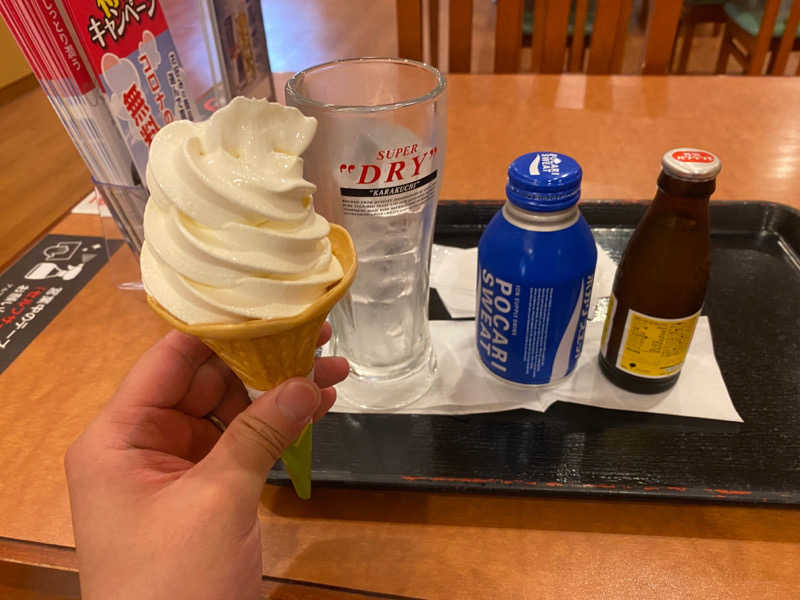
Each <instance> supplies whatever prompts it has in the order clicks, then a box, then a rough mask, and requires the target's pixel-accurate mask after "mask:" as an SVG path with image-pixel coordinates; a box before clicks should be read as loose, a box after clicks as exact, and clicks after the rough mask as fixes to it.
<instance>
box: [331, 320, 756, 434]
mask: <svg viewBox="0 0 800 600" xmlns="http://www.w3.org/2000/svg"><path fill="white" fill-rule="evenodd" d="M430 326H431V335H432V337H433V345H434V349H435V351H436V356H437V361H438V370H437V376H436V380H435V382H434V384H433V387H432V388H431V390H430V391H429V392H428V393H427V394H426V395H425V396H423V397H422V398H421V399H420V400H418V401H417V402H416V403H414V404H412V405H411V406H407V407H405V408H402V409H396V410H392V411H389V412H392V413H395V414H449V415H459V414H471V413H485V412H497V411H503V410H512V409H517V408H527V409H530V410H536V411H545V410H547V408H548V407H549V406H550V405H551V404H553V403H554V402H557V401H559V400H560V401H563V402H573V403H576V404H584V405H587V406H598V407H601V408H610V409H619V410H630V411H636V412H649V413H660V414H667V415H679V416H686V417H699V418H706V419H717V420H721V421H737V422H742V419H741V417H740V416H739V413H737V412H736V409H735V408H734V406H733V403H732V402H731V399H730V396H729V395H728V390H727V388H726V387H725V382H724V381H723V379H722V374H721V373H720V370H719V366H718V365H717V361H716V360H715V359H714V348H713V344H712V341H711V329H710V327H709V324H708V319H707V318H706V317H701V318H700V319H699V321H698V323H697V330H696V331H695V335H694V339H693V341H692V345H691V348H690V349H689V354H688V356H687V358H686V364H685V365H684V367H683V372H682V373H681V377H680V379H679V380H678V383H677V384H676V385H675V387H673V388H672V389H671V390H669V391H667V392H663V393H661V394H654V395H640V394H632V393H630V392H626V391H624V390H622V389H620V388H618V387H616V386H615V385H613V384H612V383H610V382H609V381H608V380H607V379H606V378H605V376H604V375H603V374H602V372H601V371H600V367H599V366H598V364H597V353H598V350H599V348H600V337H601V336H602V333H603V324H602V323H589V324H588V326H587V328H586V339H585V342H584V347H583V353H582V354H581V357H580V359H579V360H578V365H577V367H576V368H575V372H574V373H573V374H572V375H571V376H570V377H569V378H567V380H566V381H564V382H562V383H560V384H557V385H555V386H553V387H548V388H524V389H522V388H518V387H514V386H510V385H508V384H506V383H505V382H502V381H500V380H498V379H496V378H495V377H494V376H492V375H490V374H489V373H488V371H486V369H484V368H483V366H482V365H481V364H480V363H479V361H478V358H477V353H476V351H475V323H474V322H473V321H431V323H430ZM375 394H376V395H379V394H380V386H378V385H376V386H375ZM333 411H335V412H350V413H359V412H368V411H364V410H363V409H360V408H357V407H354V406H352V405H350V404H348V403H347V399H346V398H340V399H339V400H338V401H337V402H336V405H335V406H334V407H333Z"/></svg>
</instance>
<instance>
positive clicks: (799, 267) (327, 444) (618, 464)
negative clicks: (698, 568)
mask: <svg viewBox="0 0 800 600" xmlns="http://www.w3.org/2000/svg"><path fill="white" fill-rule="evenodd" d="M497 208H498V204H497V203H486V204H479V205H474V204H443V205H442V206H441V207H440V209H439V213H438V217H437V223H436V235H435V239H436V242H438V243H443V244H449V245H459V246H465V247H466V246H474V245H476V244H477V241H478V238H479V237H480V234H481V232H482V231H483V228H484V227H485V225H486V224H487V223H488V221H489V219H490V218H491V217H492V215H493V214H494V213H495V211H496V210H497ZM645 208H646V205H644V204H629V203H627V204H617V203H609V204H583V205H582V210H583V214H584V215H585V217H586V219H587V220H588V221H589V223H590V225H591V226H592V229H593V232H594V235H595V239H596V240H597V242H598V243H599V244H600V245H601V246H603V247H604V248H605V249H606V250H608V251H609V252H610V253H611V255H612V257H613V258H614V259H615V260H617V259H619V256H620V254H621V252H622V250H623V249H624V248H625V245H626V243H627V241H628V237H629V236H630V234H631V233H632V230H633V228H634V227H635V225H636V223H637V222H638V220H639V218H640V217H641V215H642V214H643V212H644V210H645ZM711 223H712V240H713V244H712V247H713V249H712V257H711V260H712V274H711V282H710V285H709V291H708V296H707V299H706V304H705V312H706V314H708V316H709V319H710V322H711V328H712V333H713V337H714V344H715V350H716V355H717V361H718V362H719V365H720V368H721V370H722V375H723V377H724V379H725V383H726V385H727V387H728V390H729V392H730V395H731V398H732V400H733V403H734V405H735V406H736V409H737V410H738V411H739V414H740V415H741V416H742V418H743V419H744V423H743V424H735V423H723V422H718V421H710V420H704V419H691V418H683V417H671V416H661V415H653V414H645V413H634V412H626V411H613V410H604V409H598V408H591V407H584V406H578V405H573V404H567V403H556V404H554V405H553V406H551V407H550V409H549V410H548V411H547V412H546V413H544V414H541V413H536V412H531V411H524V410H515V411H508V412H501V413H492V414H479V415H469V416H429V415H352V414H330V415H328V416H327V417H326V418H325V419H324V420H323V421H322V422H320V423H319V424H318V425H316V426H315V428H314V462H313V479H314V482H315V484H316V485H339V486H357V487H376V486H377V487H392V488H409V489H425V490H438V491H464V492H500V493H525V494H552V493H557V494H577V495H604V496H626V497H652V498H665V497H668V498H681V499H691V500H713V501H735V502H747V503H751V502H752V503H779V504H800V213H798V212H797V211H795V210H793V209H791V208H788V207H785V206H781V205H776V204H769V203H761V202H745V203H742V202H737V203H725V202H716V203H712V206H711ZM430 316H431V318H432V319H442V318H449V316H448V314H447V311H446V310H445V308H444V306H443V305H442V304H441V301H439V299H438V295H437V294H435V293H432V294H431V314H430ZM270 481H273V482H276V483H277V482H285V481H286V473H285V472H284V471H283V470H282V469H281V467H280V464H279V465H278V466H277V467H276V468H275V469H274V470H273V472H272V473H271V479H270Z"/></svg>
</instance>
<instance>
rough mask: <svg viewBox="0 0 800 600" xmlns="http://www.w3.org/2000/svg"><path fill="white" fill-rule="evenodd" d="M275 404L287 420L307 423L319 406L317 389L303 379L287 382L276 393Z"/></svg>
mask: <svg viewBox="0 0 800 600" xmlns="http://www.w3.org/2000/svg"><path fill="white" fill-rule="evenodd" d="M275 404H276V405H277V406H278V410H279V411H281V413H282V414H283V416H284V417H286V418H287V419H292V420H293V421H297V422H298V423H307V422H308V421H309V419H311V417H312V416H313V415H314V411H315V410H317V407H318V406H319V388H317V386H316V385H314V384H313V383H311V382H310V381H305V380H303V379H298V380H294V381H289V382H287V383H285V384H284V385H283V387H282V388H281V389H280V391H279V392H278V397H277V398H275Z"/></svg>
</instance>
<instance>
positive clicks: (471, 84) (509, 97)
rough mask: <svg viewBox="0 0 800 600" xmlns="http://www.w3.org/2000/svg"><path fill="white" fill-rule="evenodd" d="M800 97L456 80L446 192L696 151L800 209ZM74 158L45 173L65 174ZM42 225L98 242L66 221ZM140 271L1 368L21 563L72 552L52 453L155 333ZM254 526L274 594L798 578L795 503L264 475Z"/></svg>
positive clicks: (725, 186) (128, 264) (622, 590)
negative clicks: (306, 489)
mask: <svg viewBox="0 0 800 600" xmlns="http://www.w3.org/2000/svg"><path fill="white" fill-rule="evenodd" d="M798 92H800V81H798V80H792V79H777V78H776V79H771V78H770V79H761V80H755V79H745V78H738V79H733V78H725V77H720V78H710V77H709V78H705V77H694V78H680V77H678V78H671V79H667V78H658V77H652V78H635V77H605V76H603V77H586V76H583V75H562V76H532V75H514V76H505V75H494V76H480V75H462V76H456V75H453V76H450V78H449V93H450V104H449V145H448V153H447V167H446V171H445V176H444V177H445V179H444V186H443V192H442V197H443V198H448V199H455V200H464V201H469V200H473V199H485V198H499V197H501V195H502V193H503V185H504V182H505V174H504V173H505V168H506V165H507V164H508V162H509V161H510V160H511V159H512V158H513V157H514V156H516V155H517V154H519V153H521V152H525V151H529V150H531V149H534V148H551V149H557V150H561V151H564V152H567V153H570V154H572V155H574V156H575V157H576V158H577V159H578V160H579V161H580V162H581V164H582V165H583V167H584V188H583V189H584V197H586V198H592V199H631V200H636V199H642V198H647V197H649V196H651V195H652V193H653V190H654V188H655V177H656V175H657V171H658V159H659V157H660V155H661V153H662V152H663V151H664V150H665V149H667V148H670V147H672V146H679V145H698V146H703V147H707V148H709V149H711V150H714V151H716V152H718V153H719V154H720V156H721V157H722V160H723V165H724V166H723V172H722V175H721V176H720V179H719V188H718V191H717V194H716V196H717V197H718V198H720V199H729V200H730V199H734V200H735V199H762V200H773V201H778V202H786V203H790V204H792V205H793V206H795V207H800V203H798V197H797V194H796V193H795V190H796V189H798V188H800V170H799V166H800V165H799V164H798V161H800V158H798V157H800V152H798V150H800V148H798V146H799V145H800V134H798V131H800V123H798V121H799V120H800V114H797V111H796V110H794V109H793V105H794V98H796V97H797V95H798ZM69 164H70V163H69V162H65V163H64V167H63V168H64V169H65V172H64V173H60V172H59V171H58V170H56V174H55V175H52V176H51V178H54V179H56V180H58V179H59V178H62V179H63V178H68V177H71V176H73V174H71V173H69V172H67V171H68V170H69V168H70V167H69ZM42 185H44V183H43V184H42ZM49 189H50V188H48V187H46V186H45V187H42V188H38V187H33V188H31V187H27V188H21V192H20V193H21V197H22V198H25V199H28V198H30V199H31V201H35V199H36V198H35V196H36V194H46V193H50V192H49V191H48V190H49ZM75 199H76V197H75V195H73V196H72V200H75ZM53 231H54V232H56V233H84V234H89V235H102V230H101V228H100V224H99V220H98V219H97V218H96V217H89V216H78V215H71V216H69V217H67V218H66V219H64V220H63V221H61V222H60V223H59V224H58V225H57V226H56V227H55V229H54V230H53ZM17 250H18V249H14V250H13V251H17ZM136 278H137V269H136V262H135V260H134V258H133V256H132V255H131V253H130V252H129V251H128V249H127V248H125V247H124V248H122V249H121V250H119V251H118V252H117V253H116V254H115V256H114V257H113V258H112V260H111V262H110V263H109V264H108V265H107V266H106V267H105V268H103V270H101V271H100V273H99V274H98V275H97V276H96V277H95V278H94V279H93V280H92V281H91V282H90V283H89V284H88V285H87V287H85V288H84V289H83V290H82V291H81V293H80V294H79V295H78V296H77V297H76V298H75V300H73V301H72V302H71V303H70V304H69V305H68V306H67V307H66V308H65V309H64V310H63V311H62V312H61V314H59V315H58V316H57V317H56V319H55V320H54V321H53V322H52V323H51V324H50V325H49V326H48V327H47V328H46V329H45V330H44V331H43V332H42V333H41V334H40V335H39V336H38V337H37V339H36V340H34V342H33V343H32V344H31V345H30V346H29V347H28V348H27V349H26V350H25V352H24V353H23V354H22V355H20V357H19V358H18V359H17V360H16V361H15V362H14V363H13V364H12V365H11V366H10V367H9V368H8V369H7V370H6V371H5V372H4V373H2V374H0V386H2V390H3V402H1V403H0V426H2V428H3V441H2V444H0V465H2V466H3V477H2V479H1V480H0V481H1V483H0V537H2V538H7V539H8V540H12V541H17V542H20V541H25V542H32V543H33V544H32V547H33V548H34V549H37V548H38V549H41V553H40V554H37V553H34V555H33V556H29V557H27V558H25V559H24V560H23V562H24V563H25V564H30V565H44V567H46V568H48V569H53V568H61V569H63V568H67V567H64V566H63V565H52V564H50V563H53V562H56V561H57V560H65V561H67V562H69V561H71V560H73V559H71V558H64V557H65V556H70V554H69V552H70V551H69V550H67V551H65V552H66V553H67V554H59V556H61V557H62V558H61V559H56V558H53V556H52V553H50V554H48V548H51V547H52V546H60V547H66V548H70V547H71V546H72V545H73V537H72V530H71V525H70V517H69V505H68V499H67V493H66V487H65V481H64V474H63V468H62V456H63V453H64V450H65V449H66V447H67V446H68V445H69V443H70V442H71V441H72V440H73V439H74V438H75V437H76V436H77V435H78V434H79V433H80V431H81V430H82V429H83V427H85V425H86V424H87V423H88V422H89V421H90V420H91V419H92V418H93V416H94V415H95V414H97V412H98V411H99V410H100V408H101V407H102V406H103V404H104V403H105V401H106V400H107V399H108V397H109V396H110V395H111V394H112V393H113V391H114V389H115V388H116V386H117V385H118V383H119V381H120V380H121V379H122V377H123V376H124V374H125V373H126V372H127V371H128V369H129V368H130V366H131V365H132V364H133V362H134V361H135V360H136V358H137V357H138V356H139V355H140V354H141V353H142V352H143V351H144V350H145V349H146V348H147V347H149V346H150V345H151V344H152V343H153V342H154V341H155V340H156V339H157V338H158V337H159V336H160V335H162V334H163V333H164V332H165V331H166V326H165V325H164V324H163V323H162V322H161V321H160V320H159V319H158V318H157V317H156V316H155V315H154V314H152V313H151V311H150V310H149V308H148V307H147V305H146V303H145V300H144V297H143V294H141V293H138V292H131V291H122V290H120V289H118V288H117V287H116V286H117V285H118V284H119V283H122V282H125V281H133V280H135V279H136ZM260 517H261V522H262V526H263V540H264V547H263V553H264V575H265V576H266V577H268V578H271V579H270V580H269V581H270V582H271V583H270V585H273V584H274V585H275V586H279V587H280V586H281V585H283V584H282V583H281V582H284V581H286V582H289V583H287V584H286V585H289V584H292V585H294V584H296V583H298V582H300V583H301V584H302V585H301V586H300V588H297V589H299V590H300V591H297V593H295V591H296V589H291V588H288V587H285V588H284V589H285V590H289V591H291V594H290V593H289V592H286V593H285V594H284V596H273V597H286V598H306V597H307V598H318V597H323V598H324V597H332V598H338V597H339V596H336V595H333V596H330V595H329V596H324V595H322V594H323V593H325V594H339V595H340V596H342V597H350V596H347V595H344V594H350V591H349V590H357V591H358V593H360V594H367V592H369V593H375V594H384V595H385V594H390V595H392V594H393V595H397V596H401V597H402V596H406V597H422V598H448V599H449V598H475V597H495V598H687V597H689V598H691V597H707V598H717V597H736V598H792V597H796V593H797V589H798V587H800V574H798V571H797V569H796V565H797V564H798V561H800V511H797V510H795V509H791V508H785V509H783V508H774V507H770V508H767V507H757V508H752V507H740V506H717V505H708V504H704V505H692V504H677V503H676V504H671V503H665V502H633V501H623V500H576V499H558V498H521V497H503V496H488V495H456V494H429V493H413V492H378V491H353V490H349V491H348V490H335V489H325V488H321V487H317V488H316V489H315V491H314V496H313V498H312V500H311V501H309V502H302V501H299V500H297V499H296V497H295V496H294V495H293V493H292V492H291V491H290V490H289V489H285V488H277V487H273V486H266V487H265V488H264V493H263V496H262V502H261V508H260ZM4 559H5V560H7V561H8V560H12V561H13V560H14V559H13V557H10V556H7V555H6V553H5V550H4V547H3V545H2V544H0V560H4ZM48 561H49V562H48ZM73 564H74V563H73ZM0 578H2V573H0ZM316 585H319V586H323V587H313V586H316ZM302 586H310V587H308V588H307V587H302ZM0 589H2V588H0ZM269 593H272V592H269ZM353 593H356V592H353ZM292 594H294V595H292ZM354 597H359V596H354ZM378 597H380V596H378Z"/></svg>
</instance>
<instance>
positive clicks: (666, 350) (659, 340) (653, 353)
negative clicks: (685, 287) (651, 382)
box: [617, 310, 700, 379]
mask: <svg viewBox="0 0 800 600" xmlns="http://www.w3.org/2000/svg"><path fill="white" fill-rule="evenodd" d="M699 317H700V311H697V312H696V313H695V314H693V315H691V316H689V317H684V318H682V319H659V318H656V317H651V316H648V315H644V314H642V313H639V312H636V311H635V310H629V311H628V317H627V319H626V322H625V330H624V331H623V332H622V341H621V342H620V350H619V352H618V354H617V368H619V369H621V370H623V371H625V372H627V373H630V374H631V375H636V376H638V377H645V378H648V379H661V378H664V377H669V376H670V375H674V374H675V373H677V372H678V371H680V370H681V367H682V366H683V361H684V360H686V353H687V352H688V351H689V344H690V343H691V342H692V336H693V335H694V328H695V326H696V325H697V319H698V318H699Z"/></svg>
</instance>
